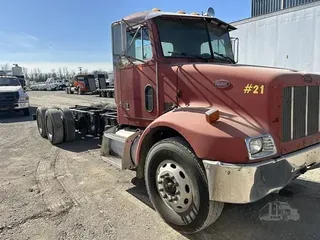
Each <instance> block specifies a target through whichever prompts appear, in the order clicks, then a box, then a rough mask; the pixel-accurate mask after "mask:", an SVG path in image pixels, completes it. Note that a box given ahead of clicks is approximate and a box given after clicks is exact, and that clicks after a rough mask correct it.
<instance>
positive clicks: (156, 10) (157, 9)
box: [151, 8, 161, 12]
mask: <svg viewBox="0 0 320 240" xmlns="http://www.w3.org/2000/svg"><path fill="white" fill-rule="evenodd" d="M151 11H152V12H161V10H160V9H159V8H152V10H151Z"/></svg>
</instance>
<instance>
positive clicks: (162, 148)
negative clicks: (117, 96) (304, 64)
mask: <svg viewBox="0 0 320 240" xmlns="http://www.w3.org/2000/svg"><path fill="white" fill-rule="evenodd" d="M145 182H146V187H147V191H148V194H149V198H150V200H151V202H152V204H153V206H154V208H155V209H156V210H157V212H158V213H159V214H160V216H161V217H162V218H163V219H164V221H165V222H166V223H167V224H169V225H170V226H171V227H172V228H174V229H176V230H177V231H179V232H182V233H185V234H194V233H196V232H199V231H201V230H203V229H205V228H207V227H208V226H210V225H211V224H212V223H213V222H214V221H216V220H217V219H218V217H219V216H220V214H221V212H222V210H223V206H224V204H223V203H221V202H214V201H210V200H209V191H208V182H207V178H206V174H205V171H204V168H203V166H202V164H201V162H200V161H199V159H197V157H196V156H195V154H194V153H193V151H192V150H191V148H190V147H189V146H188V144H187V143H186V142H185V141H184V140H183V139H182V138H179V137H175V138H170V139H165V140H163V141H161V142H158V143H156V144H155V145H154V146H153V147H152V148H151V150H150V151H149V153H148V156H147V159H146V165H145Z"/></svg>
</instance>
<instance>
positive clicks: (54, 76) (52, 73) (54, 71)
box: [51, 68, 57, 78]
mask: <svg viewBox="0 0 320 240" xmlns="http://www.w3.org/2000/svg"><path fill="white" fill-rule="evenodd" d="M51 77H53V78H56V77H57V74H56V69H54V68H53V69H51Z"/></svg>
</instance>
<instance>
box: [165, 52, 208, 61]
mask: <svg viewBox="0 0 320 240" xmlns="http://www.w3.org/2000/svg"><path fill="white" fill-rule="evenodd" d="M168 53H173V54H178V55H181V56H185V57H195V58H199V59H202V60H204V61H206V62H208V59H207V58H204V57H201V56H199V55H196V54H191V53H185V52H175V51H173V52H170V51H168Z"/></svg>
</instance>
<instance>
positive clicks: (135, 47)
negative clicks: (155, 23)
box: [127, 27, 152, 61]
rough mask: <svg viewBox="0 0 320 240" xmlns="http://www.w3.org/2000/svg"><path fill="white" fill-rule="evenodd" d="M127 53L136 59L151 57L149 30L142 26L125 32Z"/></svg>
mask: <svg viewBox="0 0 320 240" xmlns="http://www.w3.org/2000/svg"><path fill="white" fill-rule="evenodd" d="M127 46H128V55H129V56H130V57H132V58H133V61H134V59H138V60H148V59H151V58H152V47H151V41H150V36H149V30H148V29H147V28H146V27H142V28H140V29H139V30H137V29H135V30H131V31H130V32H127Z"/></svg>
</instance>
